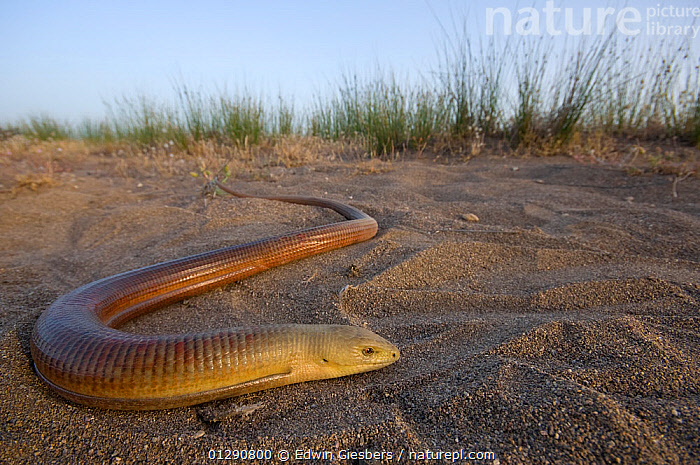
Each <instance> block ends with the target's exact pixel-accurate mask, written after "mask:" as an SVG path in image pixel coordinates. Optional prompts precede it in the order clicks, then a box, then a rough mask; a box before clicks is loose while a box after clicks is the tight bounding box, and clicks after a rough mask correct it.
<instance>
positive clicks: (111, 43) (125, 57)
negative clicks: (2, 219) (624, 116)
mask: <svg viewBox="0 0 700 465" xmlns="http://www.w3.org/2000/svg"><path fill="white" fill-rule="evenodd" d="M633 3H634V6H635V8H637V10H638V11H639V13H640V14H641V16H642V26H648V24H653V23H654V17H653V16H652V17H648V16H649V15H650V14H651V15H655V16H656V17H657V19H658V20H659V21H660V22H661V23H662V24H664V25H677V24H681V19H679V18H675V17H673V16H672V15H673V12H672V11H671V10H667V11H666V15H665V16H664V15H663V14H662V11H661V10H659V9H657V10H656V12H651V10H646V8H652V9H653V8H655V7H657V6H658V7H660V8H662V7H669V6H674V7H694V6H695V4H696V1H692V0H677V1H675V2H674V3H670V2H664V1H663V0H662V1H658V0H657V1H637V2H633ZM610 4H611V2H610V1H592V2H591V1H588V2H584V1H567V2H563V3H561V2H558V1H557V2H555V5H558V6H562V5H564V6H566V7H569V8H571V9H572V11H573V16H572V17H573V18H574V19H575V22H576V21H581V19H582V18H583V16H584V13H583V8H584V6H585V7H593V8H594V9H595V8H596V7H605V6H609V5H610ZM523 5H526V6H527V7H533V8H535V9H536V10H537V11H538V14H539V16H540V18H541V22H540V26H539V27H540V29H541V33H542V34H545V35H547V34H548V31H547V30H546V24H545V23H546V21H545V10H544V8H546V6H547V3H546V2H545V1H544V0H534V1H533V0H528V1H521V2H515V1H510V0H502V1H501V0H489V1H466V0H463V1H458V0H420V1H413V0H402V1H400V0H385V1H382V0H372V1H369V0H352V1H328V0H326V1H303V2H302V1H291V0H287V1H281V0H269V1H255V2H254V1H247V2H245V1H236V0H228V1H214V0H204V1H198V2H195V1H192V0H188V1H167V2H166V1H146V0H142V1H138V2H132V1H118V0H116V1H115V0H113V1H109V2H107V1H37V0H0V124H3V123H12V122H17V121H19V120H21V119H23V118H27V117H30V116H35V115H48V116H51V117H54V118H57V119H60V120H70V121H79V120H80V119H82V118H84V117H89V118H101V117H103V116H104V115H105V114H106V106H105V102H112V101H114V99H115V98H117V97H122V96H133V95H136V94H141V93H143V94H145V95H149V96H151V97H153V98H156V99H159V98H162V99H164V100H168V99H172V97H173V83H174V82H180V83H185V84H187V85H188V86H190V87H192V86H194V87H197V86H203V87H205V88H218V89H222V88H225V89H228V90H232V89H233V90H236V89H243V88H245V89H251V90H253V91H254V92H260V93H263V94H265V95H268V96H276V95H277V94H281V95H283V96H285V97H291V98H293V99H296V101H297V102H298V101H301V103H302V104H303V103H304V102H308V101H309V100H310V99H311V98H313V96H314V95H317V94H318V93H319V92H322V91H323V90H324V89H326V88H327V87H328V86H330V85H332V84H333V83H335V82H337V80H338V79H339V77H340V76H341V75H342V74H343V73H344V72H351V73H352V72H358V71H359V72H360V73H362V72H370V71H371V70H373V69H376V68H377V67H381V68H382V69H385V70H387V69H391V70H394V72H396V73H397V74H398V75H404V74H405V75H409V76H420V75H421V74H423V73H430V72H431V70H434V69H435V68H436V66H437V63H438V50H439V48H440V47H441V46H442V44H444V38H445V30H447V31H448V32H449V31H453V30H454V29H453V28H454V25H456V24H462V22H463V21H464V19H465V18H467V22H468V24H469V33H470V34H473V35H474V37H475V38H477V39H478V38H483V37H485V35H486V29H487V27H486V26H487V24H486V23H487V21H486V17H487V8H499V7H500V8H505V9H508V10H509V11H510V12H512V17H513V25H512V28H515V23H516V21H517V19H518V18H519V17H521V16H519V13H518V10H519V8H523ZM623 7H624V4H619V6H617V9H618V10H620V9H621V8H623ZM594 11H595V10H594ZM698 15H700V12H699V13H698ZM558 16H559V17H557V19H556V21H557V24H563V21H564V20H563V14H561V13H559V14H558ZM593 17H595V12H594V13H593ZM497 18H498V20H500V21H501V22H500V23H498V21H496V22H497V23H498V24H501V26H503V27H505V24H503V21H502V17H497ZM697 23H698V24H700V18H698V19H697ZM684 24H685V23H684ZM503 27H501V29H500V30H497V31H496V32H495V33H496V34H502V33H503V30H502V29H503ZM515 33H516V34H517V31H516V32H515ZM643 33H648V31H645V32H643ZM691 34H692V32H691ZM564 35H566V34H564ZM552 39H553V40H554V39H555V38H552ZM557 39H558V38H557ZM694 40H695V43H697V41H698V40H700V39H698V38H697V37H696V38H695V39H694Z"/></svg>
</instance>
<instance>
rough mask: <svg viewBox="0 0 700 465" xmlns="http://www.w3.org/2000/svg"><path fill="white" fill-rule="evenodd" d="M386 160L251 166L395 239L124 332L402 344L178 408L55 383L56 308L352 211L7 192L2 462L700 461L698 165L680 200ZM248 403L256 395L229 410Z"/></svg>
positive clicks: (176, 186)
mask: <svg viewBox="0 0 700 465" xmlns="http://www.w3.org/2000/svg"><path fill="white" fill-rule="evenodd" d="M377 166H378V168H377V167H376V166H375V167H374V168H373V169H371V170H362V169H359V170H358V168H357V166H356V165H344V164H328V165H324V164H320V165H316V166H313V167H302V168H288V169H278V170H275V172H274V176H273V177H268V179H267V180H265V181H252V180H247V179H238V180H230V181H229V182H230V183H231V184H232V185H234V186H236V187H237V188H239V189H241V190H248V191H250V192H256V193H261V194H262V193H273V192H274V193H289V194H295V193H305V194H309V195H316V196H324V197H328V198H334V199H339V200H344V201H347V202H348V203H351V204H353V205H355V206H357V207H360V208H361V209H362V210H364V211H365V212H367V213H369V214H370V215H372V216H374V217H375V218H376V219H377V221H378V222H379V225H380V231H379V234H378V235H377V237H376V238H375V239H373V240H370V241H368V242H364V243H362V244H358V245H355V246H352V247H348V248H345V249H341V250H338V251H334V252H330V253H327V254H324V255H321V256H317V257H312V258H309V259H306V260H304V261H300V262H297V263H294V264H291V265H288V266H285V267H281V268H278V269H275V270H271V271H269V272H266V273H263V274H261V275H258V276H255V277H253V278H250V279H247V280H245V281H243V282H240V283H236V284H233V285H230V286H227V287H225V288H223V289H220V290H217V291H214V292H211V293H209V294H205V295H203V296H199V297H196V298H192V299H189V300H187V301H185V302H183V303H181V304H177V305H175V306H172V307H169V308H167V309H163V310H159V311H157V312H155V313H153V314H151V315H147V316H144V317H142V318H139V319H138V320H136V321H133V322H129V323H128V324H127V325H126V327H125V329H126V330H128V331H134V332H144V333H146V332H185V331H192V330H198V329H205V328H212V327H222V326H232V325H241V324H248V323H262V324H264V323H272V322H297V323H341V324H356V325H366V326H367V327H369V328H370V329H372V330H373V331H375V332H377V333H379V334H381V335H382V336H384V337H386V338H387V339H389V340H391V341H392V342H394V343H396V344H397V345H398V346H399V347H400V349H401V350H402V358H401V360H400V361H399V362H398V363H396V364H394V365H392V366H390V367H388V368H386V369H383V370H381V371H377V372H371V373H366V374H363V375H358V376H352V377H347V378H340V379H334V380H329V381H321V382H314V383H306V384H301V385H293V386H287V387H284V388H279V389H275V390H271V391H265V392H260V393H256V394H252V395H247V396H243V397H239V398H233V399H229V400H226V401H220V402H216V403H213V404H209V405H203V406H198V407H193V408H182V409H175V410H170V411H156V412H116V411H105V410H99V409H90V408H85V407H82V406H79V405H75V404H71V403H69V402H67V401H64V400H63V399H62V398H60V397H58V396H57V395H55V394H54V393H53V392H51V391H50V390H49V389H48V388H47V387H46V386H44V385H43V384H42V383H41V382H40V381H39V379H38V378H37V377H36V375H35V374H34V372H33V368H32V362H31V358H30V356H29V334H30V332H31V328H32V325H33V323H34V321H35V320H36V318H37V317H38V316H39V314H40V313H41V311H42V310H43V309H44V308H46V307H47V306H48V305H49V304H50V303H51V302H52V301H53V300H54V299H55V298H56V297H58V296H59V295H61V294H63V293H66V292H68V291H70V290H72V289H74V288H75V287H78V286H80V285H82V284H84V283H86V282H89V281H92V280H95V279H98V278H101V277H104V276H108V275H111V274H115V273H118V272H122V271H125V270H129V269H132V268H136V267H140V266H145V265H149V264H152V263H156V262H159V261H163V260H167V259H171V258H177V257H181V256H185V255H189V254H193V253H197V252H202V251H206V250H210V249H214V248H219V247H223V246H226V245H231V244H236V243H241V242H246V241H248V240H252V239H256V238H261V237H265V236H268V235H272V234H274V233H278V232H285V231H290V230H294V229H298V228H302V227H308V226H313V225H319V224H324V223H327V222H332V221H336V220H338V219H339V216H338V215H336V214H335V213H333V212H328V211H324V210H322V209H318V208H313V207H301V206H290V205H286V204H279V203H275V202H269V201H263V200H248V199H246V200H242V199H232V198H229V197H216V198H214V199H209V200H205V199H204V198H203V197H202V196H201V193H200V187H201V180H198V179H193V178H190V177H187V178H175V177H172V178H166V179H162V178H158V177H148V176H145V175H144V176H142V177H138V178H121V177H115V176H111V175H110V176H108V175H107V174H105V173H101V172H100V171H99V170H91V171H87V170H75V171H73V173H71V174H69V175H65V176H64V177H63V179H62V182H61V184H60V185H58V186H53V187H49V188H45V189H41V190H39V191H38V192H29V191H22V192H20V193H19V194H18V195H17V196H16V197H15V198H10V196H9V195H6V196H5V197H4V198H2V199H0V327H1V328H2V333H1V337H0V357H1V358H2V363H1V364H0V366H1V367H2V368H0V391H1V392H2V394H1V400H2V402H1V406H0V423H1V424H2V425H3V427H2V428H0V438H1V442H2V447H0V462H3V463H38V462H41V463H77V462H80V461H85V462H96V463H99V462H102V463H136V462H139V461H141V462H145V461H159V462H161V463H165V462H170V463H211V460H209V455H210V454H212V453H213V454H214V455H216V454H220V452H218V451H222V452H221V454H223V455H226V454H227V453H228V452H226V451H227V450H230V451H234V450H240V449H255V450H258V449H260V450H269V451H270V453H271V454H272V455H273V457H278V455H279V454H280V453H283V452H282V451H284V450H286V451H289V452H290V454H291V458H292V459H294V456H295V454H296V451H297V450H300V451H302V453H308V454H311V453H316V454H320V453H324V452H325V453H332V454H333V458H334V459H336V460H337V459H338V458H339V457H340V458H342V457H344V456H343V455H340V454H347V452H343V451H355V452H357V453H361V454H366V451H370V452H372V453H375V452H376V453H382V452H384V456H383V457H384V460H383V461H384V462H386V463H395V462H396V461H397V460H398V458H399V455H401V461H402V462H406V461H407V459H409V458H416V459H420V458H421V455H419V454H423V456H422V457H423V458H430V457H433V458H436V457H438V455H437V454H440V453H443V455H442V456H441V458H442V459H443V460H444V459H445V458H447V456H446V455H444V453H445V452H448V451H449V452H452V451H460V450H461V451H462V452H461V453H462V454H463V455H462V457H463V458H465V459H466V458H467V454H468V453H470V452H473V453H483V452H491V453H493V458H490V459H489V460H485V461H483V462H480V461H475V462H474V463H501V464H505V463H546V462H548V461H549V462H553V463H615V462H616V461H618V460H619V461H621V462H622V463H632V462H647V463H693V462H698V461H700V448H699V447H698V444H699V443H700V285H699V283H700V266H699V264H698V261H699V260H700V184H699V183H700V181H698V179H697V178H689V179H686V180H684V181H683V182H680V183H678V186H677V191H678V197H677V198H675V199H674V198H673V197H672V195H671V193H672V190H671V181H670V179H669V177H668V176H660V175H650V176H634V177H633V176H628V175H627V174H625V173H624V172H623V171H620V170H616V169H613V168H606V167H600V166H584V165H580V164H577V163H575V162H574V161H571V160H569V159H563V158H561V159H560V158H551V159H525V160H518V159H504V158H486V157H484V158H478V159H473V160H471V161H470V162H468V163H455V164H451V165H440V164H436V163H432V162H423V161H420V160H418V161H408V162H398V163H393V164H384V165H377ZM470 214H473V215H476V216H477V217H478V219H479V221H478V222H476V221H470V219H471V218H470V216H469V215H470ZM346 286H348V287H346ZM343 289H344V291H342V292H341V290H343ZM239 406H244V407H245V406H252V407H250V408H247V409H245V408H244V409H243V410H244V411H245V413H244V414H239V413H233V414H232V415H231V416H230V417H229V418H227V419H223V420H221V421H211V420H210V418H211V417H212V416H214V417H216V416H223V415H225V414H226V413H227V412H230V411H232V410H234V409H235V408H236V407H239ZM410 453H413V455H409V454H410ZM429 454H435V455H433V456H430V455H429ZM346 456H347V455H346ZM349 457H352V456H349ZM361 458H362V457H361V456H360V455H357V456H355V459H357V460H360V459H361ZM451 458H452V456H450V459H451ZM326 461H329V460H328V455H326ZM377 462H379V460H378V461H377ZM307 463H311V462H307ZM355 463H365V462H362V461H361V460H360V461H358V462H355ZM426 463H439V462H438V461H435V462H426ZM470 463H471V462H470Z"/></svg>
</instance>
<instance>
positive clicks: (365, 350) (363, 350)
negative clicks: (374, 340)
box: [362, 347, 374, 357]
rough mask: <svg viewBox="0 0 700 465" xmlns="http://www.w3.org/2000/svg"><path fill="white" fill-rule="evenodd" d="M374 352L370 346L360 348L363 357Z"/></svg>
mask: <svg viewBox="0 0 700 465" xmlns="http://www.w3.org/2000/svg"><path fill="white" fill-rule="evenodd" d="M373 354H374V349H373V348H372V347H365V348H364V349H362V355H364V356H365V357H369V356H370V355H373Z"/></svg>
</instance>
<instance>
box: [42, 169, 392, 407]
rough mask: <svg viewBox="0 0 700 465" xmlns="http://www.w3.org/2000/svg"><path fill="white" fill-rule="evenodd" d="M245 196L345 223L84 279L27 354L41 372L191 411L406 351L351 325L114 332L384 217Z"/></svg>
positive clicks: (119, 400)
mask: <svg viewBox="0 0 700 465" xmlns="http://www.w3.org/2000/svg"><path fill="white" fill-rule="evenodd" d="M217 185H218V186H219V187H220V188H221V189H223V190H226V191H227V192H229V193H231V194H233V195H236V196H239V197H257V198H264V199H269V200H279V201H283V202H290V203H298V204H305V205H316V206H320V207H325V208H331V209H333V210H335V211H337V212H338V213H340V214H341V215H343V216H345V218H347V220H348V221H343V222H339V223H333V224H329V225H324V226H319V227H315V228H309V229H305V230H301V231H295V232H291V233H288V234H284V235H281V236H277V237H272V238H267V239H262V240H258V241H255V242H250V243H247V244H243V245H238V246H234V247H227V248H224V249H219V250H214V251H211V252H206V253H203V254H199V255H193V256H190V257H185V258H181V259H177V260H172V261H168V262H164V263H159V264H156V265H152V266H149V267H145V268H140V269H138V270H133V271H128V272H126V273H122V274H118V275H115V276H111V277H108V278H104V279H101V280H99V281H95V282H92V283H90V284H86V285H85V286H83V287H80V288H78V289H76V290H74V291H73V292H70V293H68V294H66V295H64V296H62V297H60V298H59V299H58V300H56V301H55V302H54V303H53V304H52V305H51V306H50V307H49V308H48V309H47V310H46V311H44V313H43V314H42V315H41V316H40V317H39V319H38V321H37V323H36V326H35V327H34V332H33V334H32V339H31V352H32V357H33V359H34V364H35V366H36V370H37V373H38V374H39V376H40V377H41V378H42V379H43V380H44V381H45V382H46V383H47V384H48V385H49V386H50V387H51V388H53V389H54V390H55V391H56V392H58V393H59V394H61V395H62V396H64V397H66V398H68V399H70V400H72V401H75V402H79V403H82V404H86V405H89V406H94V407H101V408H113V409H123V410H152V409H164V408H173V407H180V406H185V405H194V404H198V403H201V402H207V401H210V400H215V399H221V398H225V397H230V396H234V395H239V394H244V393H249V392H255V391H260V390H263V389H269V388H272V387H277V386H283V385H286V384H292V383H299V382H303V381H311V380H317V379H326V378H335V377H339V376H345V375H350V374H354V373H361V372H365V371H370V370H376V369H379V368H382V367H384V366H387V365H389V364H391V363H393V362H395V361H396V360H398V358H399V350H398V349H397V348H396V347H395V346H394V345H393V344H391V343H390V342H388V341H386V340H385V339H383V338H382V337H380V336H378V335H376V334H374V333H373V332H371V331H369V330H367V329H364V328H359V327H354V326H344V325H270V326H250V327H241V328H228V329H223V330H215V331H208V332H203V333H191V334H168V335H136V334H131V333H125V332H123V331H119V330H118V329H116V328H117V327H118V326H119V325H120V324H122V323H124V322H125V321H127V320H130V319H132V318H134V317H136V316H138V315H141V314H143V313H146V312H149V311H152V310H154V309H156V308H160V307H163V306H165V305H168V304H170V303H173V302H176V301H179V300H182V299H184V298H186V297H190V296H193V295H196V294H200V293H202V292H205V291H207V290H209V289H212V288H214V287H219V286H222V285H224V284H227V283H230V282H233V281H239V280H241V279H243V278H245V277H248V276H251V275H253V274H256V273H259V272H261V271H264V270H267V269H269V268H272V267H275V266H279V265H283V264H285V263H289V262H291V261H294V260H298V259H300V258H304V257H308V256H311V255H315V254H318V253H322V252H325V251H328V250H332V249H337V248H340V247H344V246H347V245H350V244H355V243H357V242H361V241H365V240H367V239H370V238H372V237H374V235H375V234H376V232H377V222H376V221H375V220H374V219H373V218H372V217H370V216H369V215H367V214H365V213H363V212H361V211H360V210H357V209H355V208H353V207H350V206H348V205H345V204H342V203H339V202H335V201H332V200H324V199H317V198H313V197H296V196H278V197H259V196H251V195H246V194H241V193H238V192H235V191H232V190H230V189H228V188H226V187H224V186H223V185H221V184H219V183H218V182H217Z"/></svg>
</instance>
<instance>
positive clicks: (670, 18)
mask: <svg viewBox="0 0 700 465" xmlns="http://www.w3.org/2000/svg"><path fill="white" fill-rule="evenodd" d="M698 18H700V7H697V6H675V5H672V4H661V3H658V4H656V6H653V7H646V8H637V7H632V6H626V7H624V8H614V7H611V6H605V7H598V8H591V7H584V8H572V7H561V6H558V5H555V3H554V1H553V0H549V1H547V2H545V6H544V7H543V8H541V9H538V8H535V7H524V8H513V9H511V8H506V7H489V8H486V33H487V34H488V35H493V34H494V31H496V30H500V31H502V32H503V34H505V35H511V34H517V35H523V36H525V35H542V34H548V35H552V36H558V35H561V34H568V35H572V36H581V35H603V34H605V33H606V31H609V30H610V29H609V28H610V27H611V25H614V27H615V28H616V29H617V30H618V31H619V32H620V33H622V34H625V35H631V36H636V35H639V34H646V35H648V36H654V37H659V36H685V37H688V38H692V39H695V38H696V37H698V33H700V25H698V24H697V23H698V21H697V19H698ZM562 19H563V24H562Z"/></svg>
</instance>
